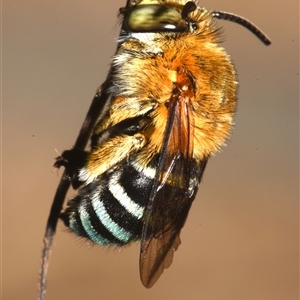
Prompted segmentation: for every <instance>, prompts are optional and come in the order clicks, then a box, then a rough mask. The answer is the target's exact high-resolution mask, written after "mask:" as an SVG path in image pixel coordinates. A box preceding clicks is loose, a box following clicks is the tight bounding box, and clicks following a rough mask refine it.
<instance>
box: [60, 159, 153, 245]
mask: <svg viewBox="0 0 300 300" xmlns="http://www.w3.org/2000/svg"><path fill="white" fill-rule="evenodd" d="M150 176H151V175H150ZM152 182H153V179H152V178H149V177H147V176H146V175H145V174H144V172H140V171H138V170H137V168H136V167H134V166H133V165H132V164H131V163H129V162H125V163H123V164H121V165H120V166H118V167H116V168H114V169H113V170H111V171H107V172H105V173H104V174H103V175H101V176H100V177H99V178H97V179H96V180H95V181H93V182H92V183H90V184H88V185H86V186H84V187H83V188H81V189H80V190H79V193H78V195H77V196H76V197H75V198H74V199H72V200H70V201H69V202H68V207H67V208H66V210H65V211H64V212H63V213H62V214H61V216H60V218H61V219H62V220H63V221H64V223H65V225H66V226H67V227H69V228H70V229H71V230H72V231H73V232H74V233H76V234H77V235H78V236H81V237H85V238H88V239H90V240H92V241H93V242H95V243H97V244H101V245H118V246H122V245H125V244H128V243H130V242H133V241H136V240H138V239H140V236H141V233H142V226H143V222H142V217H143V214H144V209H145V207H146V205H147V202H148V199H149V194H150V189H151V185H152Z"/></svg>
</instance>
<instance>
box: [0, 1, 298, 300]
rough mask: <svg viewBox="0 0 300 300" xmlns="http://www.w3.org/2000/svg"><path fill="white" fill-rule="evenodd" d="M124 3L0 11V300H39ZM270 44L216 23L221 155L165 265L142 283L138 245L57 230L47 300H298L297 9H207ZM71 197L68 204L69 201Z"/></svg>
mask: <svg viewBox="0 0 300 300" xmlns="http://www.w3.org/2000/svg"><path fill="white" fill-rule="evenodd" d="M124 4H125V0H118V1H117V0H115V1H104V0H97V1H96V0H90V1H85V2H84V1H76V0H75V1H74V0H73V1H70V0H63V1H57V0H52V1H43V0H42V1H37V0H29V1H17V0H9V1H4V2H3V21H2V25H3V46H2V50H3V68H2V70H3V103H2V108H3V115H2V117H3V121H2V141H3V145H2V155H3V156H2V158H3V160H2V169H3V171H2V175H3V178H2V196H3V202H2V233H3V235H2V242H1V245H2V250H3V253H2V254H3V255H2V259H3V260H2V291H1V292H2V298H1V299H4V300H11V299H35V298H36V292H37V280H38V269H39V263H40V255H41V247H42V239H43V234H44V229H45V223H46V219H47V217H48V213H49V209H50V205H51V202H52V198H53V195H54V192H55V189H56V187H57V184H58V182H59V179H60V175H61V174H62V170H60V171H59V172H56V171H54V172H52V164H53V162H54V160H53V159H54V157H56V156H57V153H56V152H55V149H57V151H58V152H62V151H63V150H64V149H68V148H70V147H71V146H72V145H73V142H74V140H75V137H76V136H77V133H78V130H79V128H80V126H81V123H82V121H83V119H84V116H85V114H86V112H87V109H88V107H89V104H90V102H91V99H92V97H93V95H94V91H95V90H96V88H97V86H98V85H99V84H100V83H101V82H102V81H103V80H104V78H105V75H106V72H107V70H108V67H109V64H110V57H111V56H112V55H113V53H114V51H115V47H116V43H115V38H116V37H117V35H118V31H119V29H118V26H117V17H116V14H117V11H118V9H119V7H121V6H123V5H124ZM200 4H201V5H202V6H204V7H206V8H207V9H218V10H224V11H229V12H233V13H235V14H239V15H241V16H244V17H246V18H247V19H249V20H251V21H252V22H254V23H255V24H256V25H258V26H259V27H260V28H262V29H263V30H264V31H265V32H266V33H267V34H268V35H269V36H270V37H271V39H272V42H273V44H272V45H271V46H270V47H265V46H264V45H263V44H261V43H260V42H259V41H258V40H257V39H256V38H255V37H254V36H253V35H252V34H251V33H250V32H248V31H247V30H246V29H244V28H242V27H241V26H239V25H236V24H233V23H230V22H226V21H219V22H218V24H219V25H220V26H223V27H224V30H225V34H226V42H225V43H224V47H226V49H227V51H228V53H230V54H231V56H232V59H233V61H234V63H235V66H236V68H237V70H238V73H239V79H240V90H239V108H238V114H237V118H236V123H237V125H236V128H235V130H234V133H233V135H232V138H231V140H230V142H229V143H228V147H226V149H225V150H224V151H223V153H221V154H218V155H217V156H216V157H214V158H213V159H211V160H210V162H209V164H208V167H207V171H206V173H205V176H204V181H203V183H202V185H201V188H200V190H199V193H198V197H197V199H196V200H195V202H194V205H193V207H192V209H191V212H190V215H189V218H188V221H187V224H186V226H185V228H184V230H183V232H182V235H181V238H182V245H181V246H180V248H179V251H178V252H177V253H176V254H175V261H174V263H173V265H172V266H171V267H170V268H169V269H168V270H166V271H165V273H164V274H163V276H162V277H161V278H160V280H159V281H158V282H157V284H156V285H155V286H154V287H153V288H152V289H150V290H147V289H145V288H144V287H143V286H142V284H141V283H140V280H139V273H138V255H139V247H138V245H134V246H132V247H128V248H125V249H124V250H122V251H115V250H107V249H106V248H101V247H98V246H95V247H90V246H89V245H88V244H87V243H86V242H84V241H82V240H78V238H76V237H75V236H72V235H71V234H68V233H66V232H65V230H64V228H63V226H62V225H61V224H60V226H59V227H58V230H57V234H56V236H55V240H54V247H53V251H52V256H51V261H50V269H49V277H48V289H47V297H46V299H47V300H53V299H56V300H57V299H59V300H60V299H73V300H81V299H88V300H93V299H114V300H115V299H155V300H157V299H191V300H194V299H203V300H219V299H222V300H240V299H243V300H244V299H246V300H248V299H249V300H252V299H255V300H259V299H263V300H265V299H272V300H281V299H288V300H296V299H298V267H299V265H298V221H299V220H298V196H299V195H298V186H299V177H298V168H299V158H298V154H299V153H298V150H299V149H298V144H299V143H298V142H299V132H298V123H299V119H298V101H299V85H298V83H299V48H298V46H299V19H298V18H299V17H298V5H299V2H298V1H296V0H289V1H271V0H265V1H264V0H263V1H259V0H254V1H243V2H242V3H241V1H237V0H226V1H221V0H205V1H204V0H203V1H201V2H200ZM71 194H72V193H71Z"/></svg>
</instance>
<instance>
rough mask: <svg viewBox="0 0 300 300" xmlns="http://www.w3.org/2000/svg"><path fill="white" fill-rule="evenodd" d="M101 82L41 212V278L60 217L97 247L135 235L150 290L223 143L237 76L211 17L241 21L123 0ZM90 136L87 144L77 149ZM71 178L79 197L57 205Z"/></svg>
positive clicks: (171, 0)
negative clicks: (44, 218) (44, 221)
mask: <svg viewBox="0 0 300 300" xmlns="http://www.w3.org/2000/svg"><path fill="white" fill-rule="evenodd" d="M120 18H121V24H122V26H121V33H120V37H119V41H118V47H117V51H116V54H115V55H114V57H113V59H112V65H111V69H110V72H109V74H108V77H107V80H106V81H105V82H104V84H102V86H101V87H100V88H99V90H98V91H97V93H96V96H95V98H94V101H93V103H92V106H91V108H90V110H89V112H88V115H87V118H86V120H85V122H84V125H83V127H82V130H81V132H80V134H79V137H78V140H77V141H76V143H75V146H74V147H73V149H72V150H67V151H64V152H63V154H62V155H61V157H59V158H57V160H56V162H55V167H57V168H59V167H61V166H64V167H65V173H64V175H63V178H62V181H61V185H60V186H59V188H58V191H57V194H56V197H55V199H54V203H53V207H52V211H51V214H50V217H49V221H48V225H47V229H46V238H45V249H44V254H43V265H42V275H41V283H40V284H41V292H40V293H41V294H43V289H44V283H45V273H46V264H47V262H48V257H47V255H48V254H47V251H48V250H49V249H50V246H51V240H52V236H53V234H54V231H55V227H56V221H57V218H58V216H59V218H60V219H61V220H62V221H63V222H64V224H65V225H66V226H67V227H68V228H69V229H70V230H71V231H73V232H74V233H75V234H77V235H78V236H80V237H84V238H87V239H89V240H92V241H93V242H95V243H97V244H100V245H115V246H123V245H127V244H130V243H133V242H136V241H139V240H140V243H141V250H140V276H141V281H142V283H143V284H144V286H145V287H148V288H149V287H151V286H153V284H154V283H155V282H156V281H157V279H158V278H159V276H160V275H161V273H162V272H163V270H164V269H165V268H167V267H169V266H170V264H171V262H172V259H173V254H174V251H175V250H176V249H177V248H178V246H179V244H180V238H179V235H180V232H181V229H182V228H183V226H184V223H185V221H186V218H187V215H188V212H189V210H190V207H191V205H192V202H193V200H194V198H195V195H196V193H197V190H198V187H199V183H200V181H201V178H202V175H203V172H204V170H205V167H206V163H207V161H208V159H209V157H210V156H211V155H213V154H214V153H216V152H217V151H219V150H220V149H221V148H222V147H223V146H224V144H225V142H226V140H227V139H228V136H229V134H230V131H231V129H232V125H233V118H234V114H235V111H236V104H237V86H238V83H237V77H236V71H235V69H234V67H233V65H232V62H231V60H230V58H229V56H228V55H227V54H226V52H225V50H224V49H223V48H222V47H220V46H219V44H218V42H219V38H220V33H219V29H218V28H217V27H216V26H215V22H214V19H225V20H230V21H233V22H236V23H239V24H241V25H243V26H245V27H246V28H247V29H249V30H250V31H252V32H253V33H254V34H255V35H256V36H257V37H258V38H259V39H260V40H261V41H262V42H263V43H265V44H266V45H268V44H270V41H269V39H268V38H267V37H266V36H265V35H264V34H263V33H262V32H261V31H259V30H258V29H257V28H256V27H255V26H254V25H252V24H251V23H250V22H249V21H247V20H245V19H243V18H241V17H238V16H236V15H233V14H229V13H224V12H218V11H208V10H206V9H204V8H202V7H199V6H197V5H196V4H195V2H194V1H186V0H177V1H176V0H157V1H154V0H153V1H151V0H140V1H139V0H128V1H127V5H126V7H124V8H121V9H120ZM89 137H90V149H89V150H88V151H85V150H84V148H85V145H86V143H87V139H88V138H89ZM70 182H71V183H72V186H73V188H75V189H78V188H79V191H78V194H77V196H75V197H74V198H73V199H72V200H70V201H69V202H68V204H67V208H66V209H65V210H64V211H62V212H60V211H61V206H62V201H63V200H64V197H65V192H66V190H67V189H68V187H69V183H70Z"/></svg>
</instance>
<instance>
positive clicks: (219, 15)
mask: <svg viewBox="0 0 300 300" xmlns="http://www.w3.org/2000/svg"><path fill="white" fill-rule="evenodd" d="M212 16H213V17H214V18H217V19H220V20H227V21H231V22H234V23H237V24H240V25H242V26H244V27H245V28H247V29H248V30H250V31H251V32H252V33H253V34H254V35H255V36H256V37H257V38H259V39H260V40H261V41H262V42H263V43H264V44H265V45H266V46H268V45H270V44H271V40H270V39H269V38H268V37H267V36H266V35H265V34H264V33H263V32H262V31H261V30H260V29H259V28H258V27H256V26H255V25H254V24H252V23H251V22H250V21H248V20H247V19H244V18H242V17H240V16H237V15H234V14H231V13H227V12H223V11H213V12H212Z"/></svg>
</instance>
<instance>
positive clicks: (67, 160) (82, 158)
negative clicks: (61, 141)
mask: <svg viewBox="0 0 300 300" xmlns="http://www.w3.org/2000/svg"><path fill="white" fill-rule="evenodd" d="M87 156H88V153H87V152H86V151H83V150H79V149H75V148H74V149H71V150H66V151H64V152H63V153H62V154H61V155H60V156H58V157H57V158H56V161H55V163H54V167H55V168H60V167H64V168H65V176H66V177H67V179H68V180H70V181H71V183H72V187H73V188H74V189H78V188H79V187H80V186H81V185H82V183H83V182H81V181H80V180H79V179H78V173H79V170H80V169H82V168H83V167H84V165H85V164H86V161H87Z"/></svg>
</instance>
